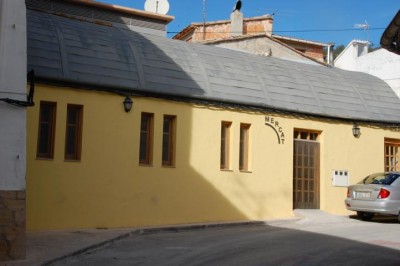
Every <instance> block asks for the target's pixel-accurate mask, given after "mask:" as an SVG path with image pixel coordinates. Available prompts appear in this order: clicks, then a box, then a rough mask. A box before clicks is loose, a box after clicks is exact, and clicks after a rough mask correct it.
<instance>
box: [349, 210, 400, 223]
mask: <svg viewBox="0 0 400 266" xmlns="http://www.w3.org/2000/svg"><path fill="white" fill-rule="evenodd" d="M357 217H358V218H360V219H361V220H363V221H370V220H371V219H372V218H373V217H374V214H373V213H370V212H357ZM399 219H400V218H399Z"/></svg>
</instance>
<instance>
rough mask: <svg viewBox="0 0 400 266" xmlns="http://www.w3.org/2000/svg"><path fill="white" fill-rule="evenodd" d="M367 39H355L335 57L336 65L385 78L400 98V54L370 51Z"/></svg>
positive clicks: (382, 50)
mask: <svg viewBox="0 0 400 266" xmlns="http://www.w3.org/2000/svg"><path fill="white" fill-rule="evenodd" d="M368 45H369V43H368V42H367V41H360V40H353V41H352V42H350V43H349V44H348V45H347V47H346V48H345V49H344V50H343V51H342V52H341V53H340V54H339V55H338V57H337V58H336V59H335V67H338V68H341V69H345V70H351V71H360V72H364V73H368V74H371V75H374V76H376V77H379V78H380V79H382V80H384V81H385V82H386V83H387V84H388V85H389V86H390V87H391V88H392V89H393V91H394V92H395V93H396V95H397V96H398V97H399V98H400V74H399V73H400V56H399V55H397V54H395V53H391V52H389V51H387V50H385V49H378V50H376V51H373V52H371V53H368Z"/></svg>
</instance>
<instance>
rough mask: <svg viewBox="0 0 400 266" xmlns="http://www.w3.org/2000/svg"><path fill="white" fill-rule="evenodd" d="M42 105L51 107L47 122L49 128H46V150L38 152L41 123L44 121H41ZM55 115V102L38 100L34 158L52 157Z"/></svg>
mask: <svg viewBox="0 0 400 266" xmlns="http://www.w3.org/2000/svg"><path fill="white" fill-rule="evenodd" d="M43 106H48V107H50V108H51V110H50V111H51V113H50V120H49V121H48V122H47V123H48V125H49V128H48V130H47V135H48V136H47V149H48V150H47V152H44V153H42V152H40V146H41V132H42V125H43V124H44V121H42V119H43V117H42V108H43ZM56 117H57V103H56V102H50V101H40V106H39V125H38V140H37V147H36V158H38V159H54V147H55V133H56V120H57V119H56Z"/></svg>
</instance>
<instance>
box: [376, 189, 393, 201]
mask: <svg viewBox="0 0 400 266" xmlns="http://www.w3.org/2000/svg"><path fill="white" fill-rule="evenodd" d="M389 195H390V191H389V190H387V189H384V188H381V191H379V195H378V199H386V198H388V197H389Z"/></svg>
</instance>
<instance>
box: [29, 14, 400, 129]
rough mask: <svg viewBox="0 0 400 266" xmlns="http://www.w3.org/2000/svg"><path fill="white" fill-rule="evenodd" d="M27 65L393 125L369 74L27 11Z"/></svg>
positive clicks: (86, 80)
mask: <svg viewBox="0 0 400 266" xmlns="http://www.w3.org/2000/svg"><path fill="white" fill-rule="evenodd" d="M27 20H28V70H31V69H34V70H35V73H36V76H37V77H39V78H41V79H44V80H49V81H59V82H65V83H68V84H77V85H80V86H82V85H83V86H88V87H91V86H93V87H97V86H99V87H103V88H108V89H109V90H111V91H112V90H126V91H127V92H140V93H149V94H158V95H166V96H178V97H185V98H189V99H200V100H210V101H214V102H215V101H217V102H227V103H236V104H243V105H247V106H254V107H261V108H272V109H277V110H284V111H294V112H300V113H304V114H312V115H322V116H327V117H338V118H346V119H356V120H370V121H380V122H395V123H399V122H400V101H399V99H398V98H397V97H396V95H395V94H394V92H393V91H392V89H391V88H390V87H389V86H388V85H387V84H386V83H385V82H384V81H382V80H380V79H378V78H376V77H373V76H371V75H368V74H364V73H359V72H349V71H344V70H340V69H335V68H328V67H323V66H312V65H307V64H301V63H296V62H291V61H285V60H281V59H277V58H272V57H264V56H257V55H252V54H248V53H243V52H238V51H232V50H229V49H224V48H218V47H213V46H206V45H199V44H191V43H187V42H183V41H177V40H171V39H167V38H165V37H160V36H152V35H148V34H143V33H137V32H133V31H130V30H128V29H121V28H119V27H113V26H111V25H100V24H96V23H89V22H85V21H80V20H74V19H71V18H67V17H62V16H55V15H52V14H48V13H43V12H38V11H34V10H27Z"/></svg>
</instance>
